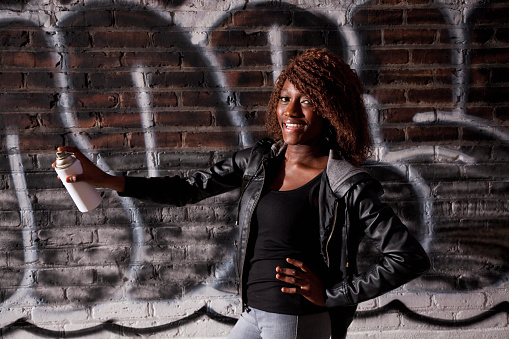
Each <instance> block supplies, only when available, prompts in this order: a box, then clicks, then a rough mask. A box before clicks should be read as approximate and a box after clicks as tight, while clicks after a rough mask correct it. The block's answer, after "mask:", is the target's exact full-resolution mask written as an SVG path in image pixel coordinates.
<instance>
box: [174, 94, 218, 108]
mask: <svg viewBox="0 0 509 339" xmlns="http://www.w3.org/2000/svg"><path fill="white" fill-rule="evenodd" d="M222 94H223V93H220V92H213V91H185V92H182V105H183V106H184V107H214V108H215V107H218V106H221V105H227V104H228V103H227V102H226V101H223V100H222V97H221V96H222Z"/></svg>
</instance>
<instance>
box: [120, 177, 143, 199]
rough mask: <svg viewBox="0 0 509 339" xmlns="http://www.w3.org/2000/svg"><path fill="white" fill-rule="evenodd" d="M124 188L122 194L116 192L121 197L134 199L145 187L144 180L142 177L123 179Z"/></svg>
mask: <svg viewBox="0 0 509 339" xmlns="http://www.w3.org/2000/svg"><path fill="white" fill-rule="evenodd" d="M124 179H125V187H124V191H123V192H117V193H118V195H119V196H121V197H136V196H137V194H136V193H138V192H141V191H142V190H141V188H142V187H144V186H145V185H146V182H147V181H146V180H147V179H146V178H143V177H124Z"/></svg>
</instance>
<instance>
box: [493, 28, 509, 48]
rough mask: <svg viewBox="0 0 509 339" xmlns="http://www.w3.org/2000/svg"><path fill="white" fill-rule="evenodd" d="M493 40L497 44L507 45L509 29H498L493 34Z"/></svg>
mask: <svg viewBox="0 0 509 339" xmlns="http://www.w3.org/2000/svg"><path fill="white" fill-rule="evenodd" d="M495 40H496V41H497V42H498V43H503V44H508V43H509V28H507V27H498V28H497V31H496V33H495Z"/></svg>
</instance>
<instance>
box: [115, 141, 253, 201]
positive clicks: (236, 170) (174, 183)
mask: <svg viewBox="0 0 509 339" xmlns="http://www.w3.org/2000/svg"><path fill="white" fill-rule="evenodd" d="M249 154H250V149H245V150H242V151H239V152H237V153H234V154H233V155H232V156H231V157H229V158H226V159H224V160H222V161H220V162H218V163H216V164H214V165H213V166H211V167H209V168H208V169H205V170H199V171H196V172H194V173H193V174H192V175H190V176H189V177H187V178H181V177H179V176H173V177H169V176H166V177H152V178H143V177H126V178H125V191H124V192H119V195H120V196H124V197H133V198H138V199H142V200H149V201H153V202H156V203H163V204H169V205H174V206H183V205H186V204H189V203H195V202H198V201H200V200H203V199H205V198H208V197H210V196H213V195H218V194H221V193H224V192H227V191H230V190H233V189H235V188H238V187H240V186H241V184H242V177H243V173H244V169H245V166H246V164H247V160H248V157H249Z"/></svg>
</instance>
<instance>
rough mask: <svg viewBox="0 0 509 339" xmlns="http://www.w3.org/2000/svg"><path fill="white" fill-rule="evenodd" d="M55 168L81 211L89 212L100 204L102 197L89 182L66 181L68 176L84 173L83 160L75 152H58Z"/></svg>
mask: <svg viewBox="0 0 509 339" xmlns="http://www.w3.org/2000/svg"><path fill="white" fill-rule="evenodd" d="M55 170H56V171H57V174H58V176H59V177H60V180H62V183H63V184H64V186H65V188H66V189H67V192H69V194H70V195H71V198H72V200H73V201H74V203H75V204H76V207H78V209H79V210H80V212H88V211H91V210H93V209H94V208H96V207H97V206H99V204H100V203H101V200H102V198H101V196H100V195H99V192H97V190H96V189H95V188H94V186H92V185H90V184H89V183H88V182H73V183H69V182H65V178H67V177H68V176H70V175H75V174H82V173H83V167H82V166H81V162H80V161H79V160H78V159H77V158H76V157H75V156H74V154H72V153H68V152H57V161H56V163H55Z"/></svg>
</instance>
